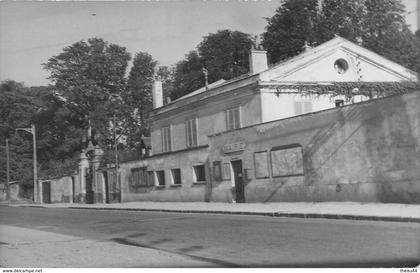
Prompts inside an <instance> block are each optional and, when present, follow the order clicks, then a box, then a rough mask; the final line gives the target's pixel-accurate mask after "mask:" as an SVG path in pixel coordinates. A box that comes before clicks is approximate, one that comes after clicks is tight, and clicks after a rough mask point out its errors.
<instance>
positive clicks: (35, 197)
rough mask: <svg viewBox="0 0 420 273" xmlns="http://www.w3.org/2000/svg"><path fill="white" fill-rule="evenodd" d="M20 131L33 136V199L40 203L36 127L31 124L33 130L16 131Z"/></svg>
mask: <svg viewBox="0 0 420 273" xmlns="http://www.w3.org/2000/svg"><path fill="white" fill-rule="evenodd" d="M18 130H22V131H25V132H28V133H31V134H32V144H33V159H34V197H33V201H34V202H37V201H38V183H37V180H38V171H37V167H36V165H37V164H36V162H37V161H36V129H35V125H34V124H31V128H17V129H16V131H18Z"/></svg>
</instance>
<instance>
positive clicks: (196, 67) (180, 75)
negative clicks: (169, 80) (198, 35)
mask: <svg viewBox="0 0 420 273" xmlns="http://www.w3.org/2000/svg"><path fill="white" fill-rule="evenodd" d="M202 69H203V64H202V62H201V59H200V56H199V55H198V53H197V51H190V52H189V53H188V54H187V55H186V56H185V59H184V60H182V61H180V62H178V63H177V64H176V65H175V72H174V79H173V87H174V89H173V91H172V92H171V99H172V100H174V99H177V98H179V97H182V96H184V95H186V94H188V93H191V92H192V91H194V90H196V89H199V88H200V87H203V86H204V76H203V72H202Z"/></svg>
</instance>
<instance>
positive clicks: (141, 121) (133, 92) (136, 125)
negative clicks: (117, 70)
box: [125, 52, 157, 146]
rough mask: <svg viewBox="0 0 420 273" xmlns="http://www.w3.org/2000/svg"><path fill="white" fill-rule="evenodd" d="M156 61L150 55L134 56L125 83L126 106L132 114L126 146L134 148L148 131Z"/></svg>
mask: <svg viewBox="0 0 420 273" xmlns="http://www.w3.org/2000/svg"><path fill="white" fill-rule="evenodd" d="M156 65H157V61H155V60H153V57H152V55H150V54H148V53H145V52H139V53H137V54H136V55H135V56H134V60H133V67H132V68H131V71H130V74H129V76H128V81H127V91H128V92H127V93H126V94H125V102H126V106H129V108H130V111H131V112H132V113H131V115H130V117H131V119H130V123H131V126H128V127H129V129H130V130H128V132H127V135H128V139H127V142H128V145H129V146H136V145H137V144H138V143H139V141H140V136H141V135H148V134H149V132H148V131H149V129H148V125H147V124H146V117H147V114H148V113H149V111H150V110H151V109H152V83H153V81H154V77H155V70H156Z"/></svg>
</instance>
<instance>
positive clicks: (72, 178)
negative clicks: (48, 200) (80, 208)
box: [71, 176, 76, 203]
mask: <svg viewBox="0 0 420 273" xmlns="http://www.w3.org/2000/svg"><path fill="white" fill-rule="evenodd" d="M75 192H76V190H75V185H74V176H71V198H72V203H76V197H75Z"/></svg>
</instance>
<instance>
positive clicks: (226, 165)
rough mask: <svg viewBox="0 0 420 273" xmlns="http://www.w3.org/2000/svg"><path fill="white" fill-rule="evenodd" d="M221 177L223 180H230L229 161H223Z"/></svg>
mask: <svg viewBox="0 0 420 273" xmlns="http://www.w3.org/2000/svg"><path fill="white" fill-rule="evenodd" d="M222 178H223V180H230V163H223V169H222Z"/></svg>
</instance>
